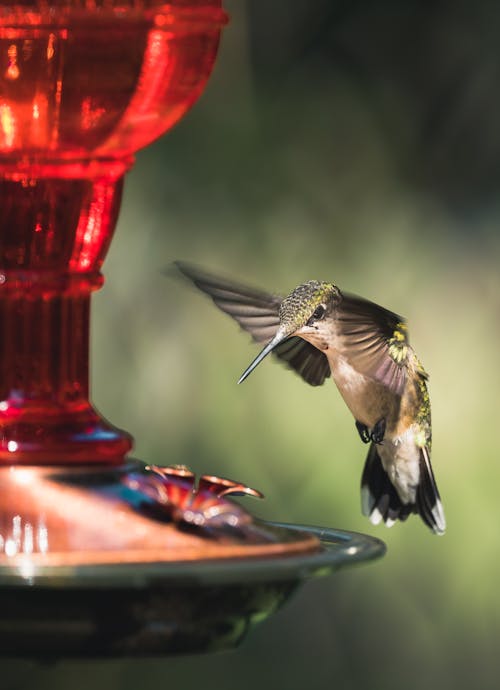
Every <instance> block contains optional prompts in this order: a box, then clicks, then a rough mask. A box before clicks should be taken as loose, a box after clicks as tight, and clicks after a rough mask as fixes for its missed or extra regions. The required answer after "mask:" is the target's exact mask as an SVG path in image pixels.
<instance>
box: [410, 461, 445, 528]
mask: <svg viewBox="0 0 500 690" xmlns="http://www.w3.org/2000/svg"><path fill="white" fill-rule="evenodd" d="M419 479H420V481H419V483H418V486H417V497H416V508H417V512H418V513H419V515H420V517H421V518H422V520H423V521H424V522H425V524H426V525H427V526H428V527H430V528H431V530H432V531H433V532H435V534H444V532H445V530H446V519H445V517H444V510H443V504H442V503H441V497H440V496H439V491H438V488H437V485H436V480H435V479H434V473H433V471H432V466H431V461H430V458H429V453H428V451H427V448H421V450H420V478H419Z"/></svg>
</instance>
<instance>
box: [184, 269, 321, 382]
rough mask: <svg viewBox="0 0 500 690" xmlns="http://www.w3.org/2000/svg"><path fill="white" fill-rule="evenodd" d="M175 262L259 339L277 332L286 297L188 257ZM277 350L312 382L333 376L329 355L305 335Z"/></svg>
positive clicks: (267, 337) (203, 290)
mask: <svg viewBox="0 0 500 690" xmlns="http://www.w3.org/2000/svg"><path fill="white" fill-rule="evenodd" d="M175 265H176V266H177V268H178V269H179V270H180V271H181V273H183V274H184V275H185V276H186V277H187V278H189V279H190V280H191V281H192V282H193V283H194V284H195V285H196V287H198V288H199V289H200V290H201V291H202V292H205V293H206V294H207V295H209V296H210V297H211V298H212V300H213V302H214V303H215V304H216V305H217V306H218V307H219V309H221V310H222V311H224V312H225V313H226V314H229V316H232V317H233V319H235V320H236V321H237V322H238V323H239V325H240V326H241V327H242V328H243V329H244V330H245V331H247V332H248V333H250V335H251V336H252V338H253V339H254V340H255V342H257V343H261V344H262V343H265V342H269V341H270V340H271V339H272V338H273V337H274V336H275V335H276V331H277V330H278V326H279V324H280V319H279V308H280V304H281V302H282V301H283V298H282V297H280V296H279V295H271V294H269V293H267V292H264V291H262V290H257V289H255V288H252V287H248V286H246V285H240V284H238V283H233V282H231V281H229V280H225V279H224V278H219V277H218V276H214V275H211V274H210V273H207V272H206V271H204V270H202V269H200V268H198V267H197V266H194V265H193V264H189V263H185V262H184V261H176V262H175ZM273 354H274V355H276V356H277V357H279V358H280V359H281V360H282V361H284V362H286V363H287V364H288V366H289V367H291V368H292V369H294V370H295V371H296V372H297V373H298V374H300V376H302V378H303V379H304V381H306V382H307V383H309V384H311V385H312V386H320V385H321V384H322V383H323V382H324V380H325V378H327V377H328V376H330V365H329V364H328V360H327V358H326V356H325V355H324V354H323V353H322V352H321V351H320V350H318V349H316V348H315V347H314V346H313V345H311V344H310V343H308V342H306V341H305V340H303V339H302V338H296V337H292V338H289V339H288V340H285V341H284V342H283V343H282V344H281V345H278V346H277V347H276V348H275V349H274V350H273Z"/></svg>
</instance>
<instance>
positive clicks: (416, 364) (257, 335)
mask: <svg viewBox="0 0 500 690" xmlns="http://www.w3.org/2000/svg"><path fill="white" fill-rule="evenodd" d="M175 264H176V266H177V268H178V269H179V270H180V271H181V273H183V274H184V275H185V276H186V277H187V278H189V279H190V280H191V281H192V282H193V283H194V285H195V286H196V287H198V288H199V289H200V290H201V291H203V292H205V293H206V294H207V295H209V296H210V297H211V298H212V300H213V302H214V303H215V304H216V306H217V307H219V309H221V310H222V311H223V312H225V313H226V314H229V315H230V316H232V317H233V319H235V320H236V321H237V322H238V324H239V325H240V326H241V328H243V329H244V330H245V331H247V332H248V333H250V335H251V336H252V338H253V340H254V341H256V342H257V343H259V344H264V347H263V349H262V350H261V351H260V353H259V354H258V355H257V357H256V358H255V359H254V360H253V361H252V363H251V364H250V365H249V366H248V367H247V369H246V370H245V371H244V372H243V374H242V375H241V377H240V379H239V381H238V383H241V382H242V381H244V380H245V379H246V378H247V376H249V374H250V373H251V372H252V371H253V370H254V369H255V368H256V367H257V366H258V365H259V364H260V363H261V362H262V360H263V359H264V358H265V357H267V355H269V354H270V353H272V354H273V355H274V356H275V357H277V358H278V359H280V360H281V361H282V362H284V363H285V364H287V365H288V367H289V368H291V369H292V370H294V371H295V372H296V373H297V374H299V376H301V377H302V379H304V381H305V382H306V383H308V384H310V385H311V386H320V385H322V384H323V383H324V381H325V380H326V379H327V378H329V377H331V378H332V379H333V381H334V382H335V384H336V385H337V388H338V390H339V391H340V394H341V396H342V398H343V399H344V401H345V403H346V405H347V407H348V408H349V410H350V411H351V413H352V415H353V417H354V420H355V426H356V429H357V431H358V433H359V436H360V438H361V440H362V441H363V443H366V444H369V449H368V454H367V457H366V461H365V465H364V470H363V473H362V477H361V508H362V512H363V514H364V515H366V516H367V517H368V518H369V519H370V521H371V522H372V523H373V524H379V523H380V522H384V523H385V525H386V526H388V527H391V526H392V525H393V524H394V523H395V522H396V521H397V520H401V521H403V520H406V519H407V518H408V516H409V515H411V514H412V513H416V514H418V515H420V517H421V519H422V520H423V522H424V523H425V524H426V525H427V526H428V527H429V528H430V529H431V530H432V531H433V532H434V533H435V534H444V532H445V529H446V521H445V516H444V511H443V507H442V504H441V499H440V496H439V491H438V488H437V485H436V481H435V478H434V473H433V470H432V466H431V460H430V453H431V440H432V431H431V412H430V401H429V393H428V389H427V380H428V375H427V373H426V372H425V370H424V368H423V366H422V364H421V363H420V361H419V359H418V358H417V355H416V354H415V352H414V350H413V348H412V347H411V345H410V343H409V338H408V327H407V323H406V321H405V319H404V318H403V317H401V316H399V315H398V314H396V313H394V312H392V311H389V310H388V309H385V308H384V307H381V306H380V305H378V304H375V303H374V302H371V301H370V300H367V299H364V298H363V297H358V296H356V295H353V294H349V293H347V292H343V291H341V290H340V289H339V288H338V287H337V286H336V285H335V284H334V283H331V282H324V281H317V280H310V281H308V282H306V283H302V284H301V285H299V286H298V287H296V288H295V289H294V290H292V292H290V294H289V295H287V296H286V297H282V296H279V295H276V294H270V293H268V292H265V291H262V290H258V289H255V288H252V287H248V286H245V285H240V284H238V283H234V282H231V281H229V280H226V279H223V278H219V277H217V276H214V275H211V274H210V273H208V272H205V271H204V270H202V269H200V268H198V267H197V266H195V265H193V264H189V263H185V262H180V261H178V262H175Z"/></svg>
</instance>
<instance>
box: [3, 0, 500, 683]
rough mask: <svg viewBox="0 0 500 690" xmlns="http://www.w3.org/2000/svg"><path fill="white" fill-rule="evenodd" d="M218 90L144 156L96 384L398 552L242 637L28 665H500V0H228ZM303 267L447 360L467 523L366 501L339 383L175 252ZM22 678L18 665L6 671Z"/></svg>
mask: <svg viewBox="0 0 500 690" xmlns="http://www.w3.org/2000/svg"><path fill="white" fill-rule="evenodd" d="M225 5H226V8H227V10H228V11H229V12H230V15H231V23H230V25H229V27H228V28H227V29H226V31H225V34H224V36H223V41H222V45H221V50H220V53H219V58H218V62H217V64H216V68H215V71H214V74H213V76H212V79H211V81H210V83H209V85H208V88H207V90H206V92H205V94H204V95H203V97H202V99H201V100H200V101H199V102H198V103H197V105H196V106H195V107H194V109H193V110H192V112H191V113H190V114H189V115H188V116H187V117H186V118H185V119H184V121H183V122H182V123H180V124H179V125H178V126H177V127H176V128H175V130H174V131H173V132H171V133H170V134H169V135H168V136H166V137H165V138H163V139H162V140H161V141H159V142H157V143H156V144H155V145H153V146H152V147H150V148H149V149H148V150H146V151H144V152H142V153H140V154H139V156H138V158H137V164H136V166H135V168H134V170H133V171H132V172H131V173H130V175H129V177H128V180H127V184H126V191H125V196H124V203H123V207H122V213H121V216H120V221H119V225H118V230H117V235H116V238H115V241H114V244H113V245H112V247H111V250H110V253H109V258H108V260H107V263H106V265H105V274H106V277H107V282H106V286H105V288H104V289H103V290H102V291H101V292H100V293H99V294H98V295H96V297H95V300H94V312H93V367H92V379H93V390H94V400H95V402H96V404H97V406H98V407H99V408H100V409H101V410H103V412H104V413H105V415H106V416H107V417H108V418H109V419H110V420H111V421H112V422H114V423H115V424H117V425H118V426H120V427H123V428H126V429H127V430H129V431H131V432H132V433H133V434H134V436H135V439H136V451H135V452H136V455H137V456H138V457H140V458H142V459H144V460H147V461H152V462H156V463H159V464H167V463H172V462H183V463H187V464H189V465H190V466H191V467H192V468H193V469H194V470H195V471H197V472H213V473H219V474H221V475H226V476H230V477H234V478H237V479H240V480H242V481H244V482H247V483H248V484H250V485H251V486H255V487H257V488H259V489H261V490H262V491H263V492H264V493H265V494H266V497H267V499H266V501H265V502H263V503H259V504H257V503H252V504H251V506H250V507H251V508H252V509H253V510H254V512H255V513H257V514H258V515H260V516H262V517H266V518H272V519H278V520H283V521H290V522H298V523H310V524H320V525H329V526H335V527H341V528H345V529H352V530H359V531H365V532H368V533H370V534H374V535H376V536H378V537H381V538H382V539H384V540H385V541H386V543H387V545H388V553H387V555H386V557H385V558H384V559H383V560H382V561H380V562H377V563H374V564H370V565H368V566H364V567H360V568H357V569H354V570H351V571H349V570H346V571H344V572H340V573H338V574H336V575H335V576H332V577H330V578H327V579H324V580H317V581H314V582H309V583H308V584H307V585H306V586H305V587H303V588H302V589H301V590H300V592H299V593H298V594H297V595H296V596H295V598H294V599H293V600H292V601H291V602H290V603H289V604H288V605H287V607H286V608H285V609H283V610H282V611H281V612H280V613H279V614H277V615H276V616H275V617H274V618H273V619H271V620H269V621H267V622H266V623H264V624H263V625H261V626H260V627H258V628H257V629H256V630H254V631H253V632H252V634H251V635H250V636H249V637H248V639H247V640H246V641H245V642H244V644H243V645H242V646H241V647H240V648H239V649H238V650H236V651H234V652H231V653H225V654H219V655H215V656H206V657H203V656H199V657H188V658H181V657H179V658H172V659H168V658H167V659H156V660H143V661H134V660H123V661H112V662H105V661H103V662H98V663H97V662H96V663H90V664H87V663H76V662H65V663H60V664H56V665H53V666H40V665H38V664H35V663H33V664H26V663H21V662H14V661H12V662H5V664H4V670H5V677H6V678H7V677H8V678H12V681H11V682H10V681H7V682H8V683H10V685H8V687H12V688H25V687H26V688H27V687H33V688H37V690H48V689H49V688H60V687H61V688H66V687H68V688H70V687H71V688H72V690H83V689H84V688H85V689H87V688H96V689H98V690H100V689H101V688H106V689H109V690H115V689H118V688H120V689H121V688H123V689H125V690H129V689H130V690H131V689H132V688H136V687H140V688H143V689H144V690H150V689H152V688H155V689H156V688H167V687H168V688H189V689H190V688H194V687H203V688H206V689H207V690H211V689H212V688H214V689H215V688H216V689H217V690H226V689H227V690H229V689H231V690H232V689H234V688H238V690H253V689H254V688H263V689H265V690H267V688H287V689H290V690H295V689H299V688H305V687H307V688H310V689H311V690H316V689H319V690H322V689H323V688H331V687H334V686H336V687H338V688H342V689H345V690H350V689H358V688H362V687H370V688H373V689H378V688H384V689H385V690H392V688H401V687H404V688H405V690H413V689H414V688H422V687H428V688H437V687H440V688H469V687H474V688H480V689H486V688H497V687H498V683H499V681H498V678H497V670H498V669H499V651H498V647H499V644H500V597H499V594H498V591H499V584H498V583H499V566H500V554H499V545H498V544H499V540H498V528H499V519H498V518H499V512H500V511H499V508H498V487H499V485H500V463H499V462H498V439H497V434H496V429H497V426H498V416H497V413H498V396H499V390H500V376H499V367H498V342H499V334H500V318H499V317H500V270H499V266H500V237H499V222H500V194H499V190H500V127H499V124H498V123H499V122H500V96H499V91H500V47H499V42H498V36H499V30H500V10H499V8H498V6H497V5H495V4H493V3H491V4H490V3H477V4H472V3H465V2H434V3H427V2H389V1H383V2H378V3H369V2H356V1H352V2H342V1H334V0H313V1H311V0H297V1H296V0H294V2H293V3H292V2H290V0H273V2H265V1H264V0H252V1H250V0H248V1H247V2H245V1H243V0H226V3H225ZM176 258H184V259H188V260H192V261H195V262H198V263H200V264H202V265H204V266H206V267H207V268H209V269H211V270H213V271H218V272H222V273H223V274H226V275H228V276H232V277H235V278H237V279H239V280H241V281H246V282H248V283H250V284H255V285H257V286H261V287H263V288H267V289H270V290H274V291H278V292H288V291H289V290H290V289H292V288H293V287H294V286H295V285H297V284H298V283H300V282H302V281H304V280H307V279H311V278H316V279H322V280H332V281H334V282H336V283H337V284H338V285H340V286H341V287H342V288H344V289H346V290H349V291H351V292H357V293H359V294H362V295H364V296H366V297H369V298H370V299H372V300H374V301H377V302H379V303H381V304H383V305H385V306H387V307H388V308H390V309H392V310H394V311H396V312H399V313H402V314H404V315H405V316H406V317H407V318H408V319H409V322H410V329H411V336H412V343H413V345H414V346H415V349H416V350H417V352H418V354H419V356H420V357H421V359H422V361H423V363H424V365H425V367H426V369H427V370H428V371H429V372H430V375H431V379H430V392H431V400H432V404H433V423H434V445H433V460H434V468H435V472H436V476H437V479H438V483H439V486H440V489H441V495H442V498H443V502H444V506H445V510H446V516H447V520H448V531H447V534H446V536H445V537H443V538H437V537H434V536H433V535H431V533H430V532H429V531H428V530H427V529H426V528H425V527H424V526H423V524H422V523H421V522H420V521H419V520H418V519H416V518H412V519H410V520H409V521H408V522H407V523H406V524H403V525H401V524H398V525H396V526H395V527H393V528H392V529H391V530H387V529H385V528H383V527H378V528H375V527H372V526H371V525H370V523H369V522H368V521H367V520H366V519H364V518H363V517H362V516H361V514H360V508H359V503H360V501H359V481H360V474H361V470H362V466H363V463H364V456H365V453H366V448H365V447H364V446H363V445H362V444H361V443H360V440H359V438H358V435H357V432H356V430H355V428H354V422H353V420H352V418H351V416H350V414H349V413H348V411H347V409H346V408H345V406H344V404H343V402H342V401H341V399H340V396H339V394H338V392H337V391H336V389H335V387H334V385H333V384H332V383H331V382H327V383H326V384H325V385H324V386H323V387H322V388H320V389H314V388H311V387H308V386H306V385H305V384H304V383H303V382H302V381H301V380H300V379H299V377H297V376H295V375H293V374H292V373H291V372H289V371H287V370H286V369H285V368H283V367H281V366H279V365H278V364H276V363H273V362H271V360H270V359H269V360H266V362H264V363H263V364H262V365H261V367H259V369H258V370H257V371H256V372H255V373H254V374H253V375H252V376H251V377H250V378H249V380H248V381H247V382H246V383H245V384H244V385H243V386H241V387H238V386H236V380H237V378H238V376H239V375H240V374H241V372H242V371H243V369H244V368H245V367H246V366H247V364H248V363H249V362H250V360H251V359H252V358H253V357H254V355H255V354H256V348H255V346H253V345H252V344H251V343H250V341H249V338H248V336H246V335H245V334H242V333H240V332H238V328H237V327H236V326H235V324H234V323H232V322H231V320H230V319H229V318H228V317H226V316H224V315H222V314H221V313H219V312H218V311H217V310H216V309H215V308H214V307H213V306H212V305H211V303H210V302H209V301H208V300H207V299H205V298H203V297H202V296H201V295H200V294H199V293H196V292H195V291H192V290H190V289H189V288H188V287H187V286H186V285H185V284H184V283H182V282H181V281H179V282H177V281H176V280H175V279H172V278H170V277H165V276H164V275H162V273H161V271H162V269H163V268H164V267H165V266H166V265H167V264H169V262H171V261H172V260H174V259H176ZM2 687H3V686H2Z"/></svg>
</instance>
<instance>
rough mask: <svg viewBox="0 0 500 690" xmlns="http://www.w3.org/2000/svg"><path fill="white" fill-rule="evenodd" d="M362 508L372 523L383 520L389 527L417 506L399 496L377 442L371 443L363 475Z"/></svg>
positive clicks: (403, 518)
mask: <svg viewBox="0 0 500 690" xmlns="http://www.w3.org/2000/svg"><path fill="white" fill-rule="evenodd" d="M361 510H362V512H363V515H366V516H367V517H368V518H369V519H370V522H371V523H372V524H374V525H378V524H379V523H380V522H381V521H382V520H383V521H384V522H385V524H386V526H387V527H392V525H393V524H394V523H395V522H396V520H401V521H403V520H406V519H407V517H408V516H409V515H410V514H411V513H413V512H415V506H413V505H409V504H404V503H403V502H402V501H401V499H400V498H399V496H398V493H397V491H396V489H395V488H394V486H393V485H392V483H391V481H390V479H389V476H388V474H387V472H386V471H385V470H384V468H383V466H382V461H381V459H380V455H379V454H378V450H377V444H376V443H372V444H371V445H370V449H369V451H368V455H367V458H366V462H365V467H364V470H363V475H362V477H361Z"/></svg>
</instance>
